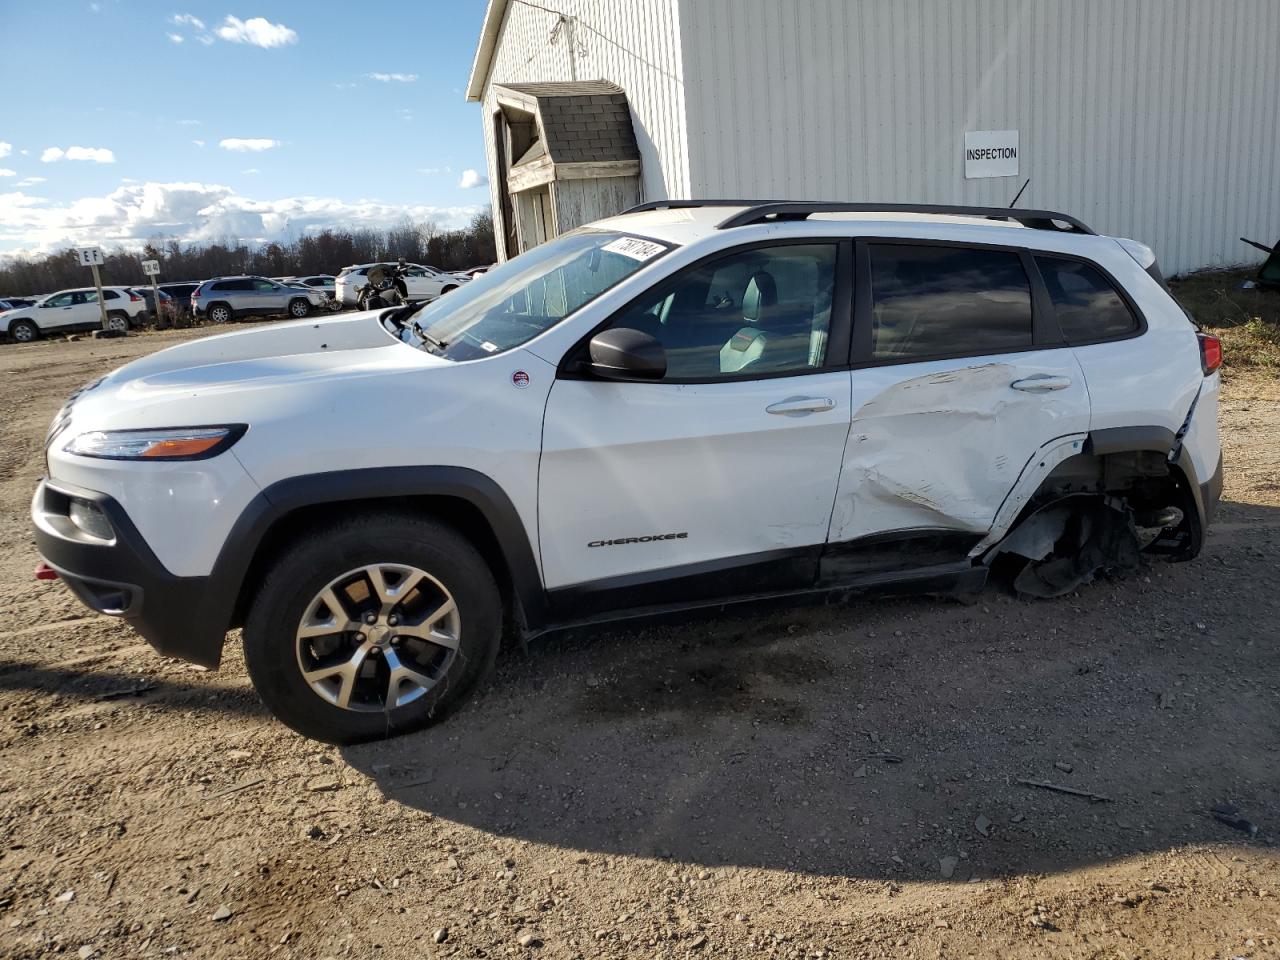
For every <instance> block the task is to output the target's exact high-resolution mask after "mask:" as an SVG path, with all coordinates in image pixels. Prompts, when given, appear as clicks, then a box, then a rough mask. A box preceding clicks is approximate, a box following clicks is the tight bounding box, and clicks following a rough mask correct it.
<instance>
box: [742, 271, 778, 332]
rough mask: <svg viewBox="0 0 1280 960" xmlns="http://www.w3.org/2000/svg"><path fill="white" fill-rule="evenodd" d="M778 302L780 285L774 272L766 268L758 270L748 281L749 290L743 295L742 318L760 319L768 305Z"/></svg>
mask: <svg viewBox="0 0 1280 960" xmlns="http://www.w3.org/2000/svg"><path fill="white" fill-rule="evenodd" d="M777 302H778V285H777V284H776V283H775V282H774V280H773V274H771V273H768V272H767V271H765V270H757V271H756V272H755V273H754V274H752V275H751V279H750V280H748V281H747V290H746V292H745V293H744V294H743V295H742V318H743V319H744V320H746V321H747V322H748V323H755V322H756V321H757V320H759V319H760V317H761V315H762V314H763V313H764V311H765V309H766V308H767V307H772V306H774V305H775V304H776V303H777Z"/></svg>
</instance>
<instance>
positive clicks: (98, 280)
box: [89, 263, 107, 330]
mask: <svg viewBox="0 0 1280 960" xmlns="http://www.w3.org/2000/svg"><path fill="white" fill-rule="evenodd" d="M89 268H90V269H91V270H92V271H93V285H94V287H95V288H96V289H97V291H98V312H99V313H101V314H102V329H103V330H105V329H107V301H106V300H104V299H103V298H102V276H101V274H99V273H98V265H97V264H96V263H93V264H90V265H89Z"/></svg>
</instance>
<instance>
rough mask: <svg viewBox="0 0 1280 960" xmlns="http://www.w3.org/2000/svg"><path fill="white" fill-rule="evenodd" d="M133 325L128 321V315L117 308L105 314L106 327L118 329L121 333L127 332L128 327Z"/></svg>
mask: <svg viewBox="0 0 1280 960" xmlns="http://www.w3.org/2000/svg"><path fill="white" fill-rule="evenodd" d="M131 326H133V324H131V323H130V322H129V315H128V314H127V313H122V312H120V311H119V310H113V311H111V312H110V313H108V314H107V329H108V330H119V331H120V332H121V333H128V332H129V328H130V327H131Z"/></svg>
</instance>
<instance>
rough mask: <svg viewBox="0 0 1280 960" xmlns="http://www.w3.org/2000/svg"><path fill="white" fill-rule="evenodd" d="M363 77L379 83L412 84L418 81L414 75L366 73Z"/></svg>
mask: <svg viewBox="0 0 1280 960" xmlns="http://www.w3.org/2000/svg"><path fill="white" fill-rule="evenodd" d="M365 76H366V77H368V78H369V79H370V80H377V81H378V82H379V83H413V82H414V81H415V80H417V79H418V75H417V74H416V73H366V74H365Z"/></svg>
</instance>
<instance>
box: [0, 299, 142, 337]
mask: <svg viewBox="0 0 1280 960" xmlns="http://www.w3.org/2000/svg"><path fill="white" fill-rule="evenodd" d="M102 299H103V302H104V303H105V304H106V308H107V328H108V329H110V330H119V331H121V332H122V333H123V332H127V331H128V330H129V329H130V328H131V327H136V326H141V325H142V324H143V323H145V322H146V306H147V305H146V302H145V301H144V300H143V299H142V297H140V296H138V294H136V293H134V292H133V291H132V290H130V289H129V288H128V287H103V288H102ZM101 326H102V313H101V310H100V309H99V307H98V291H97V290H95V289H94V288H93V287H82V288H80V289H76V290H59V291H58V292H57V293H52V294H50V295H49V296H47V297H45V298H44V299H43V300H41V301H40V302H39V303H36V304H34V305H33V306H30V307H19V308H17V309H16V310H7V311H5V312H4V313H0V333H7V334H8V335H9V337H10V338H11V339H13V340H17V341H18V342H19V343H30V342H31V341H32V340H38V339H40V337H42V336H43V335H44V334H46V333H66V332H69V331H72V330H87V329H94V328H98V327H101Z"/></svg>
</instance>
